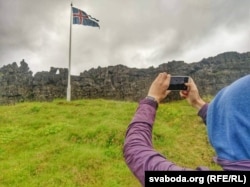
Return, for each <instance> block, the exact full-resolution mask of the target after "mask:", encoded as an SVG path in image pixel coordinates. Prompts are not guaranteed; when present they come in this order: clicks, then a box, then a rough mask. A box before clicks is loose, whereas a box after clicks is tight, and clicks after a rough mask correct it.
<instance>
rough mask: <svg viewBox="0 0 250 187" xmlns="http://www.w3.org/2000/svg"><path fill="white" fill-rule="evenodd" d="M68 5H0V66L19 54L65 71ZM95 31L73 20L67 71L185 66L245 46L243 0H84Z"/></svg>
mask: <svg viewBox="0 0 250 187" xmlns="http://www.w3.org/2000/svg"><path fill="white" fill-rule="evenodd" d="M70 2H71V1H67V0H65V1H60V0H52V1H51V0H43V1H34V0H8V1H1V2H0V25H1V27H0V66H3V65H5V64H10V63H12V62H14V61H15V62H19V61H21V60H22V59H25V60H26V61H27V63H28V64H29V67H30V69H31V70H32V71H33V72H37V71H48V70H49V69H50V67H52V66H53V67H63V68H68V62H69V28H70ZM73 4H74V6H75V7H77V8H79V9H82V10H84V11H86V12H87V13H88V14H90V15H91V16H93V17H95V18H97V19H99V20H100V26H101V28H100V29H98V28H96V27H89V26H81V25H72V46H71V47H72V60H71V63H72V66H71V68H72V74H79V73H80V72H82V71H84V70H88V69H90V68H96V67H98V66H102V67H104V66H109V65H117V64H124V65H127V66H129V67H138V68H141V67H149V66H158V65H159V64H161V63H164V62H168V61H171V60H184V61H185V62H187V63H191V62H195V61H199V60H201V59H202V58H204V57H209V56H215V55H217V54H219V53H222V52H225V51H238V52H246V51H250V39H249V38H250V37H249V35H250V1H248V0H238V1H235V0H209V1H207V0H200V1H197V0H185V1H183V0H168V1H166V0H158V1H155V0H136V1H134V0H127V1H122V0H92V1H87V0H82V1H73Z"/></svg>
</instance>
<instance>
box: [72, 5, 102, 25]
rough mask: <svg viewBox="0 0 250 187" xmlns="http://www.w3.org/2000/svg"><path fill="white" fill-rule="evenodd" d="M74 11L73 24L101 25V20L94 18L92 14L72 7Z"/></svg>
mask: <svg viewBox="0 0 250 187" xmlns="http://www.w3.org/2000/svg"><path fill="white" fill-rule="evenodd" d="M72 13H73V24H80V25H85V26H92V27H99V28H100V26H99V24H98V22H99V20H97V19H95V18H93V17H92V16H90V15H88V14H86V12H84V11H82V10H80V9H77V8H75V7H72Z"/></svg>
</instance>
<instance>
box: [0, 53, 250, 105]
mask: <svg viewBox="0 0 250 187" xmlns="http://www.w3.org/2000/svg"><path fill="white" fill-rule="evenodd" d="M163 71H167V72H168V73H171V74H172V75H188V76H191V77H192V78H193V79H194V80H195V82H196V84H197V86H198V88H199V91H200V94H201V95H214V94H215V93H217V92H218V91H219V90H220V89H221V88H223V87H224V86H226V85H228V84H230V83H231V82H233V81H234V80H236V79H238V78H240V77H242V76H244V75H246V74H250V52H247V53H237V52H226V53H222V54H219V55H217V56H215V57H209V58H204V59H202V60H201V61H200V62H196V63H190V64H187V63H185V62H184V61H171V62H168V63H164V64H161V65H159V66H158V67H156V68H154V67H150V68H147V69H137V68H129V67H126V66H124V65H116V66H108V67H98V68H92V69H90V70H88V71H84V72H82V73H80V75H79V76H71V99H72V100H76V99H82V98H104V99H114V100H130V101H138V100H139V99H141V98H143V97H144V96H145V95H146V93H147V91H148V88H149V86H150V84H151V82H152V80H154V78H155V77H156V76H157V74H158V73H160V72H163ZM67 79H68V69H67V68H55V67H51V69H50V71H49V72H47V71H42V72H37V73H36V74H35V75H34V76H33V73H32V72H31V71H30V70H29V67H28V64H27V63H26V62H25V61H24V60H22V61H21V62H20V66H18V65H17V63H16V62H14V63H12V64H9V65H5V66H3V67H2V68H0V104H13V103H16V102H24V101H52V100H53V99H57V98H65V99H66V91H67ZM249 84H250V83H249ZM176 99H179V94H178V92H171V94H170V96H169V97H168V98H167V100H176Z"/></svg>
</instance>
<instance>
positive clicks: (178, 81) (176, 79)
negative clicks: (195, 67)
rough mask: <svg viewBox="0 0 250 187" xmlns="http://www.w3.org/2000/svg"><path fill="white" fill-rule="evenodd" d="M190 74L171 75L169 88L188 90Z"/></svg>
mask: <svg viewBox="0 0 250 187" xmlns="http://www.w3.org/2000/svg"><path fill="white" fill-rule="evenodd" d="M188 78H189V77H188V76H171V79H170V84H169V87H168V90H187V86H186V85H185V83H187V82H188Z"/></svg>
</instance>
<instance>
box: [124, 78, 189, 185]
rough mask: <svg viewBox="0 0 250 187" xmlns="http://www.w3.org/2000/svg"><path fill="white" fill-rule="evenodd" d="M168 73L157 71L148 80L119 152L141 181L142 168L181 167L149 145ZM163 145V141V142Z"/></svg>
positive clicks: (166, 85) (164, 94)
mask: <svg viewBox="0 0 250 187" xmlns="http://www.w3.org/2000/svg"><path fill="white" fill-rule="evenodd" d="M169 82H170V75H168V74H166V73H160V74H159V75H158V76H157V78H156V79H155V80H154V82H153V83H152V84H151V86H150V89H149V92H148V96H149V97H148V98H146V99H143V100H141V101H140V103H139V106H138V108H137V110H136V113H135V115H134V117H133V119H132V121H131V123H130V124H129V126H128V129H127V133H126V137H125V142H124V147H123V154H124V158H125V161H126V164H127V165H128V167H129V168H130V170H131V171H132V172H133V174H134V175H135V176H136V177H137V178H138V180H139V181H140V182H141V184H142V185H144V180H145V171H154V170H165V171H167V170H185V168H182V167H179V166H176V165H175V164H174V163H172V162H170V161H168V160H167V159H166V158H165V157H164V156H163V155H161V154H160V153H159V152H157V151H156V150H154V149H153V145H152V130H153V124H154V121H155V116H156V111H157V107H158V105H159V103H160V102H161V101H162V100H163V99H164V98H165V97H166V96H167V95H168V93H170V91H168V90H167V88H168V85H169ZM166 146H167V145H166Z"/></svg>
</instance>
